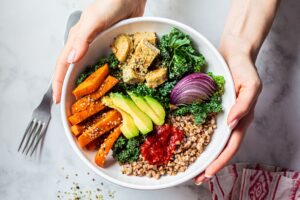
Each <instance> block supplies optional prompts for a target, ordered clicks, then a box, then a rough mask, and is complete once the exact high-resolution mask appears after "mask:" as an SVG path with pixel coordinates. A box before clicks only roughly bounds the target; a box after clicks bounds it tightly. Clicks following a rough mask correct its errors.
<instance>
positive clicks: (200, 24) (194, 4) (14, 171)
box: [0, 0, 300, 200]
mask: <svg viewBox="0 0 300 200" xmlns="http://www.w3.org/2000/svg"><path fill="white" fill-rule="evenodd" d="M88 2H89V1H82V0H81V1H79V0H53V1H38V0H28V1H17V0H11V1H0V11H1V12H0V21H1V23H0V90H1V98H0V104H1V111H0V127H1V132H0V141H1V145H0V158H1V161H0V198H1V199H4V200H6V199H8V200H14V199H41V198H43V199H45V200H46V199H56V198H57V195H60V196H63V198H61V199H68V198H67V197H68V195H67V194H61V193H64V192H70V191H71V187H73V182H80V187H81V190H83V191H85V190H91V191H92V192H93V191H94V190H96V189H97V188H99V189H101V192H98V193H102V194H103V195H104V199H132V200H135V199H141V198H143V199H145V200H146V199H172V200H180V199H191V200H193V199H195V200H196V199H210V195H209V193H208V191H207V189H205V187H199V186H194V185H193V184H192V183H191V182H188V183H185V184H182V185H179V186H177V187H174V188H170V189H165V190H159V191H137V190H132V189H127V188H123V187H119V186H116V185H114V184H111V183H109V182H107V181H105V180H103V179H101V177H98V176H96V175H95V174H94V173H92V172H90V171H89V169H88V168H87V167H86V166H85V165H84V164H83V163H82V162H81V160H79V158H78V157H77V156H76V155H75V154H74V152H73V150H72V149H71V147H70V145H69V144H68V142H67V139H66V137H65V135H64V133H63V128H62V124H61V119H60V111H59V106H53V109H52V121H51V124H50V125H49V130H48V133H47V136H46V139H45V144H44V149H43V152H42V156H41V157H40V158H25V157H24V156H22V155H21V154H18V153H17V152H16V150H17V147H18V144H19V141H20V139H21V136H22V134H23V131H24V128H25V127H26V125H27V123H28V120H29V118H30V114H31V111H32V109H33V108H34V107H35V106H36V105H37V104H38V103H39V101H40V99H41V96H42V94H43V93H44V91H45V90H46V88H47V85H48V83H49V80H50V77H51V74H52V72H53V66H54V63H55V59H56V56H57V55H58V53H59V50H60V48H61V47H62V41H63V34H64V28H65V23H66V19H67V17H68V16H69V14H70V13H71V12H72V11H74V10H78V9H82V8H84V7H85V6H86V5H87V3H88ZM186 2H187V1H184V0H177V1H172V0H149V1H148V4H147V8H146V13H145V15H147V16H163V17H168V18H171V19H175V20H179V21H181V22H184V23H186V24H188V25H190V26H192V27H194V28H196V29H197V30H198V31H200V32H201V33H202V34H203V35H205V36H206V37H207V38H208V39H209V40H211V41H212V42H213V44H214V45H216V46H217V44H218V42H219V38H220V34H221V32H222V28H223V25H224V20H225V17H226V14H227V11H228V7H229V4H230V2H229V0H227V1H218V0H202V1H197V0H193V1H192V0H190V1H188V3H186ZM299 10H300V1H294V0H286V1H282V5H281V6H280V8H279V12H278V15H277V17H276V20H275V22H274V26H273V28H272V30H271V33H270V35H269V36H268V38H267V40H266V42H265V44H264V45H263V48H262V51H261V53H260V55H259V57H258V61H257V67H258V70H259V72H260V75H261V78H262V80H263V83H264V90H263V92H262V95H261V96H260V98H259V100H258V105H257V108H256V117H255V120H254V123H253V124H252V126H251V127H250V129H249V131H248V133H247V136H246V138H245V142H244V143H243V144H242V146H241V149H240V150H239V152H238V153H237V155H236V157H235V158H234V160H233V161H234V162H236V161H238V162H260V163H265V164H270V165H278V166H282V167H286V168H291V169H296V170H300V146H299V141H300V134H299V131H300V123H299V121H300V103H299V102H300V91H299V87H298V86H299V85H300V68H299V65H300V39H299V35H300V24H299V18H300V13H299ZM76 175H77V176H76ZM93 179H94V180H93ZM96 191H97V190H96ZM93 194H94V193H93ZM113 196H114V197H113Z"/></svg>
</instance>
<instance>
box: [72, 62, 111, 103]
mask: <svg viewBox="0 0 300 200" xmlns="http://www.w3.org/2000/svg"><path fill="white" fill-rule="evenodd" d="M108 71H109V70H108V65H107V64H105V65H103V66H102V67H100V68H99V69H97V70H96V71H95V72H94V73H92V74H91V75H89V76H88V77H87V78H86V79H85V80H84V81H83V82H82V83H80V84H79V85H78V86H77V87H76V88H75V89H74V90H73V94H74V96H75V98H76V99H79V98H80V97H82V96H85V95H87V94H90V93H92V92H94V91H96V90H97V89H98V88H99V86H100V85H101V84H102V82H103V81H104V79H105V77H106V76H107V74H108Z"/></svg>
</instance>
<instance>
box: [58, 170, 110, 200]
mask: <svg viewBox="0 0 300 200" xmlns="http://www.w3.org/2000/svg"><path fill="white" fill-rule="evenodd" d="M61 170H64V168H63V167H62V168H61ZM72 174H74V175H73V176H72V175H69V174H67V175H64V176H63V177H64V179H65V181H61V180H58V181H57V183H63V184H71V185H70V186H69V187H67V188H69V189H66V191H63V190H61V189H60V190H58V191H57V194H56V197H57V199H58V200H66V199H67V200H94V199H95V200H103V199H104V197H105V199H114V197H115V193H116V191H113V190H110V189H107V188H106V189H105V188H103V189H100V188H99V187H97V188H96V187H93V189H89V188H87V189H86V188H82V187H81V186H80V184H79V183H78V182H76V180H78V181H80V180H79V179H78V176H79V174H78V173H72ZM86 174H87V175H90V173H89V172H87V173H86ZM80 179H81V180H82V178H80ZM89 181H90V183H91V184H92V185H95V184H97V185H98V186H99V185H101V186H104V183H103V182H100V183H97V182H96V183H95V181H96V179H95V178H92V179H89ZM86 185H87V184H85V185H84V187H86Z"/></svg>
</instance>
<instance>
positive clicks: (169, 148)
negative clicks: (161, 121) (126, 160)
mask: <svg viewBox="0 0 300 200" xmlns="http://www.w3.org/2000/svg"><path fill="white" fill-rule="evenodd" d="M182 138H183V131H180V130H179V129H177V128H175V127H173V126H171V125H169V124H165V125H163V126H160V127H158V128H157V129H156V130H155V131H154V133H153V135H150V136H148V137H147V139H146V140H145V142H144V143H143V144H142V145H141V149H140V150H141V154H142V156H143V157H144V158H145V160H147V161H148V162H149V164H151V165H163V164H167V163H168V162H169V160H170V159H171V157H172V155H173V153H174V151H175V149H176V143H177V142H180V141H181V140H182Z"/></svg>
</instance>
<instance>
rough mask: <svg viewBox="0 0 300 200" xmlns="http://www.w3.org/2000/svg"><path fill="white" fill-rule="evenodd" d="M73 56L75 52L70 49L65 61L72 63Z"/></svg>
mask: <svg viewBox="0 0 300 200" xmlns="http://www.w3.org/2000/svg"><path fill="white" fill-rule="evenodd" d="M75 56H76V51H75V49H72V51H71V52H70V53H69V55H68V59H67V62H68V63H69V64H71V63H73V62H74V59H75Z"/></svg>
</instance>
